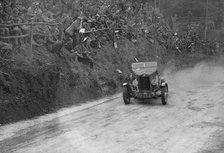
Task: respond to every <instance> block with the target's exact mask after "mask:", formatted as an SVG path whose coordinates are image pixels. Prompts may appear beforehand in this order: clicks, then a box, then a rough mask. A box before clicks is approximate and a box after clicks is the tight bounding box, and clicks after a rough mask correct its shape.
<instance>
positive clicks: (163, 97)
mask: <svg viewBox="0 0 224 153" xmlns="http://www.w3.org/2000/svg"><path fill="white" fill-rule="evenodd" d="M161 101H162V104H163V105H166V104H167V102H168V86H165V87H163V88H162V89H161Z"/></svg>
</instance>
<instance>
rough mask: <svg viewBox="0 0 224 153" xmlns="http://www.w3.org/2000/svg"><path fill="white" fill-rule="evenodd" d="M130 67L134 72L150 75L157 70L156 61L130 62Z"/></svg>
mask: <svg viewBox="0 0 224 153" xmlns="http://www.w3.org/2000/svg"><path fill="white" fill-rule="evenodd" d="M131 67H132V70H133V71H134V73H135V74H137V75H142V74H147V75H150V74H152V73H153V72H155V71H156V70H157V62H139V63H132V65H131Z"/></svg>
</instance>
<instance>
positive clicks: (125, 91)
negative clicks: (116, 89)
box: [123, 87, 131, 105]
mask: <svg viewBox="0 0 224 153" xmlns="http://www.w3.org/2000/svg"><path fill="white" fill-rule="evenodd" d="M130 99H131V98H130V95H129V93H128V89H127V87H124V89H123V100H124V103H125V104H126V105H128V104H130V103H131V100H130Z"/></svg>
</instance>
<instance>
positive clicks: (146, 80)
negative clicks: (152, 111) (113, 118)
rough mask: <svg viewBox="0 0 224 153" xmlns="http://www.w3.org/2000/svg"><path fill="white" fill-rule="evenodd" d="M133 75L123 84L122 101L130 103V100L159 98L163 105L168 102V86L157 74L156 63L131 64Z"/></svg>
mask: <svg viewBox="0 0 224 153" xmlns="http://www.w3.org/2000/svg"><path fill="white" fill-rule="evenodd" d="M131 67H132V72H133V74H132V75H130V76H129V77H128V79H127V80H126V81H125V82H124V83H123V88H124V89H123V100H124V103H125V104H130V103H131V101H130V100H131V98H135V99H151V98H158V97H161V102H162V104H163V105H166V104H167V101H168V84H167V83H166V82H165V79H164V78H162V77H161V76H160V75H159V73H158V68H157V67H158V65H157V62H138V63H132V65H131Z"/></svg>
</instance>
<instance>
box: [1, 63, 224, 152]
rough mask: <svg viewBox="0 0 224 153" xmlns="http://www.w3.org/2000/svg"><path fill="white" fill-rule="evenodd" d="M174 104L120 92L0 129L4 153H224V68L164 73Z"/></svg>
mask: <svg viewBox="0 0 224 153" xmlns="http://www.w3.org/2000/svg"><path fill="white" fill-rule="evenodd" d="M164 75H165V76H166V78H167V81H168V83H169V85H170V92H169V104H168V105H167V106H162V105H161V102H160V100H153V101H144V102H139V101H135V100H133V101H132V104H131V105H127V106H125V105H124V104H123V101H122V98H121V94H117V95H114V96H112V97H107V98H104V99H101V100H97V101H94V102H89V103H85V104H83V105H81V106H74V107H72V108H65V109H62V110H60V111H59V112H57V113H54V114H49V115H46V116H42V117H39V118H36V119H33V120H28V121H22V122H18V123H15V124H10V125H5V126H2V127H0V152H1V153H24V152H27V153H224V113H223V112H224V111H223V110H224V68H223V66H220V65H218V66H217V65H215V66H214V65H212V64H206V63H201V64H199V65H197V66H195V67H194V68H191V69H186V70H183V71H179V72H175V73H171V72H170V71H168V70H167V71H165V74H164Z"/></svg>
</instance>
